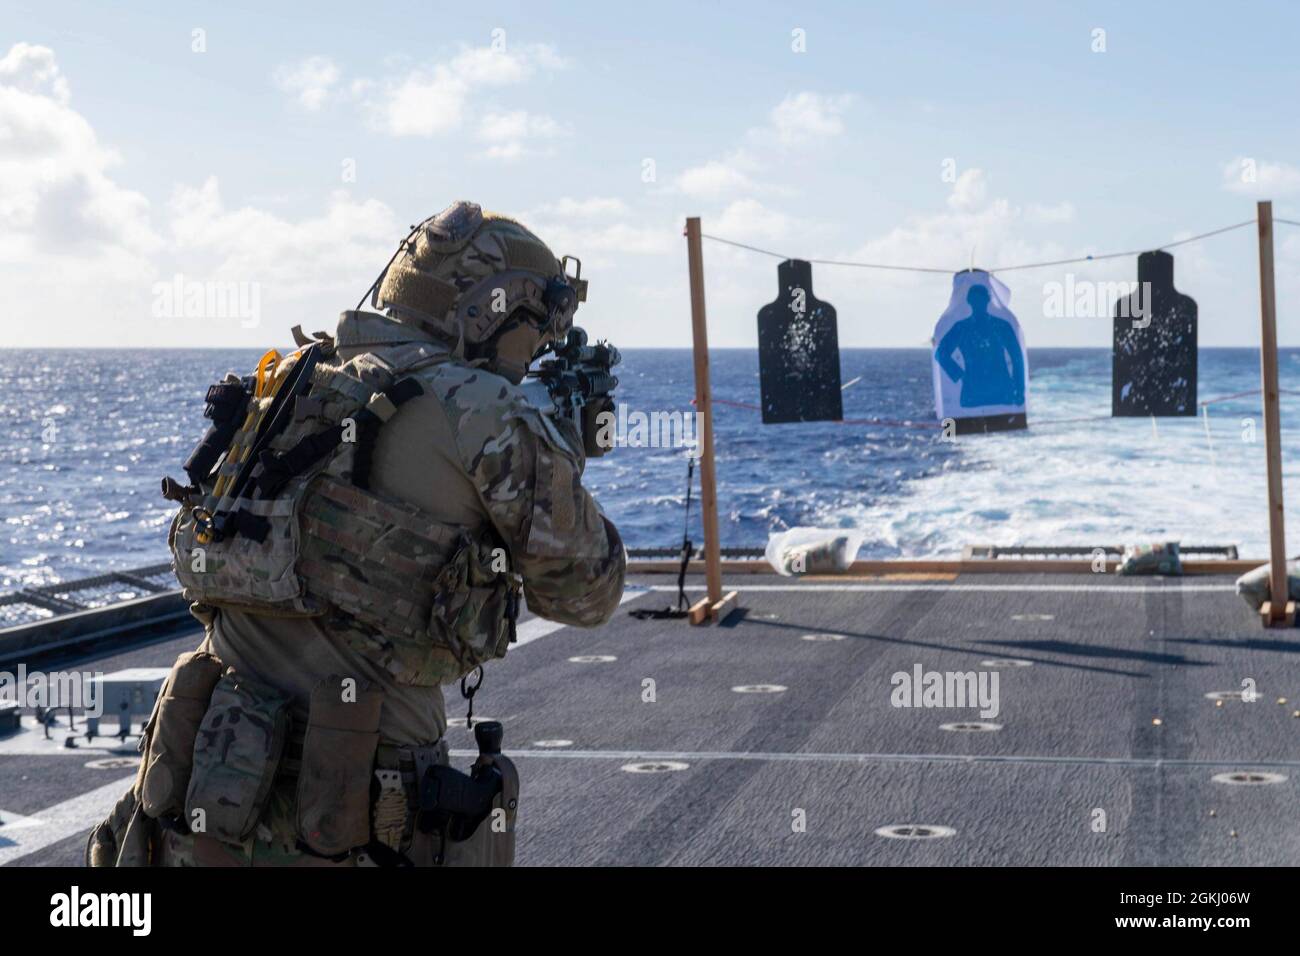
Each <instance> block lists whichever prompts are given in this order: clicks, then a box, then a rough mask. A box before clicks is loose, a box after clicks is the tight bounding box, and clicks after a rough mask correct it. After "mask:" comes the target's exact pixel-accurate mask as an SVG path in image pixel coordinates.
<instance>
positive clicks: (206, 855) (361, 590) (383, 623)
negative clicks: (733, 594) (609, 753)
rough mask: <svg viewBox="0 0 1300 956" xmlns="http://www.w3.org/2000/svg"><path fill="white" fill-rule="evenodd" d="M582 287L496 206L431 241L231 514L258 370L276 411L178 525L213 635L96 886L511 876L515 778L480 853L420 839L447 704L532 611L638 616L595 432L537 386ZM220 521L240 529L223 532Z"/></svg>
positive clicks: (160, 714) (461, 216)
mask: <svg viewBox="0 0 1300 956" xmlns="http://www.w3.org/2000/svg"><path fill="white" fill-rule="evenodd" d="M579 282H580V280H573V279H571V277H568V276H566V273H565V266H564V264H563V263H561V262H559V261H557V260H556V257H555V256H554V255H553V254H552V253H551V251H550V250H549V249H548V248H547V247H546V246H545V245H544V244H543V243H542V242H541V241H540V240H539V239H538V238H537V237H536V236H535V235H533V234H532V233H531V232H530V231H528V230H527V229H525V228H524V227H523V226H521V225H520V224H518V223H516V222H514V221H512V220H509V219H506V218H504V217H500V216H495V215H492V214H489V213H483V212H482V211H481V210H480V209H479V207H478V206H475V205H474V204H472V203H457V204H455V205H453V206H451V207H449V208H448V209H447V210H445V211H444V212H442V213H440V214H439V215H437V216H434V217H432V218H431V219H429V220H426V221H425V222H424V223H422V224H421V225H420V226H419V227H416V229H415V230H414V231H413V232H412V234H411V236H410V237H408V239H407V240H406V241H405V242H404V243H403V244H402V246H401V248H400V249H399V251H398V253H397V255H396V256H395V257H394V260H393V261H392V262H391V263H390V265H389V267H388V268H387V269H386V270H385V272H384V274H383V275H381V277H380V279H379V280H376V286H375V288H374V289H373V290H372V292H373V293H374V294H373V295H372V298H371V301H372V304H377V305H378V306H379V307H380V308H383V309H384V310H386V314H381V313H379V312H364V311H356V312H346V313H344V314H343V317H342V318H341V320H340V322H339V325H338V329H337V332H336V334H335V336H334V337H333V339H332V341H330V340H328V339H327V338H325V337H320V338H319V340H318V341H317V342H316V343H314V347H315V355H316V359H317V361H316V364H315V365H314V367H312V368H307V369H305V370H303V374H304V376H306V375H308V374H310V381H309V386H306V387H303V388H302V389H301V390H300V391H299V393H298V394H297V395H296V396H295V397H294V398H293V403H294V404H293V405H292V408H291V411H292V413H293V414H292V420H291V421H290V423H289V424H288V425H287V426H286V427H285V428H284V430H283V432H282V433H280V434H278V435H277V436H276V437H275V438H274V439H272V441H271V443H270V445H269V448H267V449H265V450H263V451H262V452H261V454H260V457H258V458H257V465H256V467H255V468H253V470H252V475H253V478H252V479H251V482H250V484H249V486H248V487H251V488H252V489H253V490H252V491H248V490H243V491H232V488H234V485H233V484H232V481H235V480H236V479H235V478H234V477H232V476H235V475H236V474H237V472H238V471H239V465H240V462H241V460H243V461H247V458H248V456H249V454H251V453H248V452H246V451H241V449H242V448H245V447H247V446H250V445H251V443H252V442H253V440H254V438H255V436H256V427H255V426H256V424H257V421H258V418H257V415H258V413H259V411H260V412H262V413H265V412H266V411H267V410H268V409H272V410H273V409H274V407H275V406H274V405H273V404H272V402H271V399H270V393H271V389H270V387H269V384H268V385H267V386H265V387H264V386H263V385H262V380H263V376H262V375H261V374H260V372H261V371H263V370H261V369H259V376H258V382H259V385H258V388H259V389H262V391H263V394H262V397H259V396H258V394H257V393H256V392H254V394H253V395H252V396H251V398H250V399H249V401H248V404H247V405H246V406H240V410H241V411H244V410H245V409H247V418H246V420H245V421H244V423H243V425H242V426H241V427H240V429H239V430H238V431H236V432H235V437H234V438H233V439H232V440H231V445H230V450H229V451H227V452H226V453H225V455H224V459H223V462H222V463H221V464H219V466H218V467H217V468H216V469H214V470H213V472H212V474H211V475H200V476H199V477H197V478H195V486H194V487H192V488H188V489H185V491H186V493H187V497H186V499H185V504H186V506H185V507H182V509H181V511H180V513H179V514H178V515H177V518H176V521H175V523H174V525H173V528H172V537H171V543H172V549H173V554H174V558H175V564H176V569H177V574H178V577H179V578H180V579H181V583H182V584H183V585H184V587H185V589H186V594H187V596H188V597H190V598H191V599H192V600H193V601H194V602H195V603H194V606H193V610H194V613H195V615H196V616H197V617H199V618H200V620H202V621H203V623H204V624H205V628H206V635H205V638H204V640H203V643H202V645H201V646H200V647H199V649H198V651H196V652H195V653H194V654H191V655H183V656H182V658H181V660H180V661H178V662H177V667H176V668H175V669H173V672H172V675H171V676H170V677H169V679H168V681H167V684H166V685H165V686H164V689H163V691H162V694H161V695H160V699H159V706H158V707H157V708H156V709H155V712H154V715H153V717H152V718H151V719H150V722H149V724H148V726H147V728H146V739H145V740H144V741H142V749H143V750H144V752H145V760H144V763H143V765H142V767H141V772H140V776H139V778H138V779H137V782H136V785H135V787H133V789H132V791H131V792H130V793H128V794H127V795H126V796H125V797H124V798H123V801H122V803H120V804H119V806H118V807H117V809H116V810H115V811H114V814H113V816H112V817H110V819H109V820H107V821H106V822H105V823H104V824H102V825H101V826H100V827H99V828H97V829H96V831H95V832H94V833H93V834H92V836H91V839H90V842H89V846H88V858H89V860H90V862H91V863H99V864H104V865H113V864H116V865H125V864H129V863H133V862H136V863H138V862H152V863H162V864H163V865H187V864H194V865H308V866H317V865H357V864H358V863H360V864H365V863H371V862H379V863H380V864H384V863H388V862H392V861H393V860H397V861H400V862H401V863H402V864H406V863H413V864H414V865H437V864H455V863H496V864H502V863H509V862H510V861H511V860H512V858H513V839H514V838H513V830H514V821H515V813H516V807H517V801H516V798H515V797H514V796H511V793H512V791H511V784H512V783H514V785H515V792H517V781H512V780H511V779H510V778H511V777H512V776H513V771H512V769H511V770H510V771H509V772H507V773H506V778H507V779H506V787H505V790H504V795H503V796H502V797H500V798H498V799H497V800H496V801H495V802H494V804H493V808H494V813H493V818H492V819H491V820H490V821H485V822H483V823H482V825H480V826H479V827H478V829H477V831H475V835H474V837H473V838H471V839H468V840H464V841H454V840H453V841H452V842H450V843H449V842H448V840H447V837H446V832H445V830H444V831H443V832H441V833H439V832H433V833H426V832H425V828H423V827H421V826H417V825H416V824H417V822H418V818H419V795H418V793H417V792H416V790H417V789H418V785H419V781H420V780H421V779H423V778H424V776H425V775H427V773H428V771H429V767H430V766H438V765H445V764H446V763H447V747H446V744H445V742H444V739H443V738H444V733H445V731H446V728H447V718H446V710H445V703H444V699H443V692H442V689H441V686H440V685H441V684H444V683H451V682H453V681H455V680H457V679H459V678H463V677H465V676H466V675H467V674H471V673H472V672H473V670H474V668H475V667H476V666H477V665H478V664H480V663H482V662H483V661H485V660H490V659H491V658H493V657H499V656H502V655H503V654H504V653H505V651H506V649H507V647H508V645H509V641H510V640H511V639H513V635H514V621H513V613H512V612H513V608H514V607H515V606H517V605H512V603H511V602H512V601H517V598H518V594H519V591H520V589H522V592H523V595H524V597H526V599H527V606H528V608H529V609H530V610H531V611H532V612H533V613H535V614H538V615H540V616H542V617H545V618H549V619H551V620H556V621H561V622H564V623H566V624H574V625H579V626H584V627H593V626H597V625H600V624H602V623H604V622H605V621H607V620H608V619H609V617H610V616H611V615H612V614H613V612H614V609H615V608H616V606H617V605H618V603H619V600H620V598H621V596H622V590H623V577H624V572H625V552H624V549H623V545H622V543H621V540H620V538H619V535H618V532H617V530H616V529H615V527H614V525H613V524H612V523H611V522H610V521H609V520H608V519H607V518H606V517H605V516H604V514H603V513H602V512H601V510H600V508H599V507H598V506H597V504H596V502H595V501H594V500H593V499H592V497H591V496H590V495H589V494H588V493H587V492H586V491H585V490H584V488H583V487H582V482H581V475H582V471H583V467H584V464H585V458H584V453H583V443H582V440H581V438H580V436H579V434H578V431H577V430H576V429H575V428H574V427H573V425H572V424H570V423H569V422H568V421H567V419H563V418H555V417H553V416H551V415H548V414H545V413H543V412H542V411H540V410H539V409H537V408H536V407H534V406H533V405H532V404H530V403H529V402H528V401H527V400H526V399H525V398H524V395H523V393H522V392H521V390H520V389H519V388H517V385H518V384H519V382H520V381H521V379H522V378H523V374H524V372H525V370H526V369H527V367H528V365H529V362H530V361H531V359H532V358H533V357H534V355H535V354H536V352H537V351H538V350H539V346H540V345H542V344H544V343H546V342H547V341H551V340H557V339H562V338H563V336H564V334H565V333H566V332H567V330H568V328H569V326H570V324H571V321H572V313H573V311H574V310H575V309H576V307H577V297H576V296H575V295H574V293H575V292H576V291H577V289H578V284H579ZM295 355H297V356H298V358H297V361H298V362H299V363H302V364H304V365H305V359H304V358H303V357H302V353H295ZM291 359H292V357H291ZM291 366H292V363H291V362H282V363H281V364H280V368H279V371H278V373H273V369H272V368H271V366H270V365H268V367H267V368H266V369H265V370H264V371H265V372H266V376H265V382H266V383H271V382H272V381H273V374H279V375H280V377H281V378H283V377H285V376H286V374H287V373H286V368H288V369H289V372H291V370H292V369H291ZM229 381H230V380H229V379H228V382H229ZM231 387H232V388H233V387H234V386H233V384H232V385H231ZM283 387H284V388H288V387H289V386H287V385H285V386H283ZM213 394H214V393H212V392H210V393H209V400H210V401H213ZM218 397H220V396H218ZM210 411H211V409H210ZM349 427H352V428H353V430H354V431H356V430H357V429H358V428H359V429H360V430H361V431H362V432H363V433H366V435H367V441H366V442H365V450H364V456H365V464H364V465H363V464H361V456H362V454H363V453H362V451H361V450H360V449H361V445H362V442H360V441H354V442H353V443H351V445H350V443H349V441H348V429H349ZM367 429H368V432H367ZM322 436H324V437H323V438H322ZM335 442H337V444H335ZM352 446H355V447H352ZM241 456H242V457H241ZM313 456H314V457H313ZM304 461H306V462H307V463H306V464H305V465H304V464H303V463H304ZM187 471H188V472H189V473H190V474H191V477H192V478H194V477H195V476H194V472H193V471H192V470H191V469H190V467H189V463H187ZM223 476H225V477H224V481H225V483H224V484H223ZM223 489H224V491H223ZM214 514H222V515H226V516H229V517H231V521H230V524H229V525H228V527H231V528H233V529H234V531H233V532H228V533H227V536H226V537H224V538H221V537H220V536H217V535H215V534H214V533H213V532H212V527H213V521H212V520H211V519H212V517H213V515H214ZM231 535H233V537H232V536H231ZM259 535H260V536H261V537H260V538H259ZM190 741H193V746H192V748H191V747H190ZM483 759H485V758H480V761H482V760H483ZM489 762H490V759H489ZM504 763H505V764H507V765H508V763H509V762H508V761H504ZM159 823H160V824H161V826H156V825H154V824H159ZM489 824H491V826H489Z"/></svg>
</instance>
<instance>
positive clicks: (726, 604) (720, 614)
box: [709, 591, 740, 624]
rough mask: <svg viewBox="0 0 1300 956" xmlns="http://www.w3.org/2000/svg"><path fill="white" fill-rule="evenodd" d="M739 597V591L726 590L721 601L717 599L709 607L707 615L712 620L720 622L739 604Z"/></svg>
mask: <svg viewBox="0 0 1300 956" xmlns="http://www.w3.org/2000/svg"><path fill="white" fill-rule="evenodd" d="M739 599H740V592H739V591H729V592H727V596H726V597H724V598H723V599H722V600H721V601H718V602H717V603H716V604H714V605H713V606H712V607H711V608H709V617H711V618H713V620H714V621H716V622H717V623H719V624H721V623H722V622H723V621H725V620H726V619H727V615H728V614H730V613H731V612H732V611H734V610H736V608H737V606H738V604H739Z"/></svg>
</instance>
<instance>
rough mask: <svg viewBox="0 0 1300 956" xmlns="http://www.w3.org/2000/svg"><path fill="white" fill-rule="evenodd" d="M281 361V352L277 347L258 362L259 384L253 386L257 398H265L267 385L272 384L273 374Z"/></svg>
mask: <svg viewBox="0 0 1300 956" xmlns="http://www.w3.org/2000/svg"><path fill="white" fill-rule="evenodd" d="M279 361H280V353H279V352H277V351H276V350H275V349H271V351H269V352H267V353H266V354H265V355H263V356H262V358H261V359H260V360H259V361H258V363H257V384H256V385H255V386H254V388H253V395H254V396H255V397H257V398H265V397H266V390H267V387H268V386H269V385H270V384H271V382H270V378H271V375H272V374H273V373H274V372H275V367H276V365H277V364H278V363H279Z"/></svg>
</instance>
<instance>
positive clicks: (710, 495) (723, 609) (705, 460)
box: [686, 216, 736, 624]
mask: <svg viewBox="0 0 1300 956" xmlns="http://www.w3.org/2000/svg"><path fill="white" fill-rule="evenodd" d="M686 257H687V264H688V266H689V269H690V280H691V328H692V330H693V332H694V338H693V342H692V347H693V353H694V357H695V412H696V414H697V415H698V416H699V423H700V429H699V435H698V436H697V438H698V441H699V443H700V447H699V455H700V507H701V510H702V512H703V523H704V578H705V583H706V585H707V587H708V596H707V597H706V598H705V599H704V600H701V601H699V602H697V603H696V604H695V605H694V606H693V607H692V608H691V613H690V621H691V623H692V624H701V623H704V622H705V621H709V620H719V619H720V618H721V617H723V616H725V615H726V613H727V612H728V611H729V610H730V607H729V606H728V605H731V606H734V604H735V597H736V595H735V593H734V592H733V593H732V594H730V595H728V596H727V598H725V599H724V598H723V596H722V551H721V547H720V545H719V542H718V489H717V476H716V472H715V470H714V463H713V392H712V391H711V390H710V388H709V330H708V325H707V323H706V320H705V316H704V252H703V249H702V248H701V245H700V219H699V217H698V216H692V217H690V218H689V219H687V220H686Z"/></svg>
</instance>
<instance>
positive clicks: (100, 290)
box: [0, 44, 405, 346]
mask: <svg viewBox="0 0 1300 956" xmlns="http://www.w3.org/2000/svg"><path fill="white" fill-rule="evenodd" d="M70 102H71V94H70V91H69V89H68V84H67V83H66V82H65V81H64V78H63V77H62V76H61V75H60V73H59V69H58V64H57V61H56V59H55V57H54V55H53V53H52V52H51V51H49V50H48V49H45V48H43V47H32V46H28V45H25V44H20V45H18V46H15V47H13V48H12V49H11V50H10V51H9V53H8V54H7V55H6V56H5V57H4V58H3V59H0V287H3V288H4V289H5V292H6V297H7V298H8V299H9V300H10V301H12V302H13V303H15V306H14V307H13V308H12V309H11V311H10V313H9V315H8V316H7V317H6V329H5V332H6V344H10V345H25V344H48V343H49V342H50V341H52V340H53V341H60V342H63V343H67V342H84V343H87V344H93V345H99V344H110V343H111V344H114V345H147V346H160V345H194V344H196V343H229V342H230V341H231V340H232V339H234V338H238V337H241V336H242V341H243V342H244V343H245V344H254V343H261V342H265V341H266V340H267V338H268V337H273V338H272V341H280V340H282V337H283V336H284V335H285V333H286V330H287V329H288V328H289V327H290V326H292V325H293V324H294V323H296V322H302V323H304V324H305V325H308V326H311V327H313V328H321V327H323V326H328V325H330V324H331V322H332V317H333V316H334V315H337V313H338V312H339V311H340V308H341V307H343V306H350V305H351V304H352V303H353V302H355V301H356V298H357V297H359V296H360V295H361V292H362V291H363V290H364V288H365V286H366V285H367V284H369V282H370V280H371V279H372V278H373V277H374V273H375V272H377V271H378V270H379V268H380V267H381V266H382V265H383V263H384V262H385V261H386V260H387V258H388V256H389V255H390V254H391V253H392V250H393V248H395V246H396V244H397V240H398V239H399V238H400V237H401V236H402V235H403V234H404V232H405V230H404V229H402V223H401V222H399V221H398V220H397V217H396V216H395V215H394V214H393V213H392V211H391V210H390V209H389V208H388V207H387V206H385V205H384V204H383V203H380V202H377V201H374V200H371V201H368V202H358V201H355V200H353V199H351V198H350V197H349V196H348V195H347V194H346V193H343V192H340V193H337V194H335V195H333V196H331V197H330V198H329V200H328V202H327V204H326V208H325V211H324V212H323V213H322V214H320V215H315V216H307V217H305V218H300V219H292V218H288V217H284V216H279V215H274V214H272V213H269V212H266V211H263V210H260V209H257V208H254V207H252V206H242V207H239V208H228V207H227V206H226V205H225V204H224V203H223V201H222V198H221V194H220V189H219V187H218V184H217V180H216V179H215V177H211V178H209V179H207V180H206V181H205V182H203V183H202V184H201V185H199V186H183V187H179V188H177V189H176V190H175V192H174V194H173V197H172V200H171V202H170V204H168V205H167V206H166V208H164V209H161V210H154V209H152V208H151V206H150V204H149V202H148V200H147V199H145V197H144V196H142V195H140V194H139V193H137V192H134V191H132V190H129V189H126V188H124V187H123V186H122V185H120V184H119V183H118V182H116V181H115V180H114V178H113V175H112V173H113V170H114V167H115V166H116V165H117V164H118V163H119V162H120V159H119V157H118V155H117V154H116V152H115V151H113V150H112V149H110V148H108V147H106V146H105V145H103V144H102V143H101V142H100V140H99V137H98V136H97V135H96V133H95V130H94V129H93V127H92V126H91V124H90V122H89V121H88V120H87V119H86V117H84V116H82V115H81V114H80V113H78V112H76V111H75V110H74V109H73V108H72V107H71V106H70V105H69V104H70ZM155 220H157V221H159V222H161V223H162V225H161V226H158V225H157V224H156V221H155ZM178 273H180V274H183V275H184V276H185V277H186V279H187V280H198V281H200V282H205V281H214V282H215V281H220V282H230V281H246V282H249V283H256V284H257V285H258V286H259V288H260V295H261V301H262V304H263V309H264V312H265V315H266V320H265V323H264V325H263V327H261V328H258V329H251V330H250V329H243V330H241V320H240V317H237V316H231V317H230V319H229V320H222V319H215V320H214V321H211V322H208V321H202V322H196V321H191V320H179V319H161V318H154V317H153V315H152V312H151V298H152V296H153V295H154V284H155V283H158V282H161V281H170V280H171V279H172V277H173V276H174V275H176V274H178ZM322 316H323V317H325V318H324V320H322ZM51 317H53V320H52V319H51Z"/></svg>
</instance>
